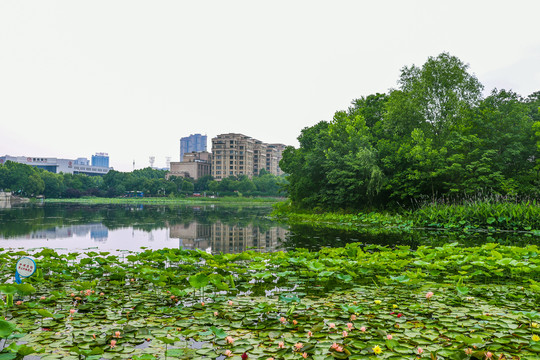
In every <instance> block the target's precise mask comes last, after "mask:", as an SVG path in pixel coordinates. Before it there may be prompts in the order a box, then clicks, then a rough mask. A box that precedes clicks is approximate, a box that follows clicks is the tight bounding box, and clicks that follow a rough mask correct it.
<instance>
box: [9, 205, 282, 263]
mask: <svg viewBox="0 0 540 360" xmlns="http://www.w3.org/2000/svg"><path fill="white" fill-rule="evenodd" d="M270 212H271V207H269V206H265V207H229V206H226V207H223V206H214V205H207V206H141V205H137V206H131V205H129V206H125V205H123V206H119V205H115V206H113V205H107V206H103V205H99V206H88V205H86V206H81V205H73V204H62V205H59V204H45V205H43V206H35V205H33V206H21V207H17V208H15V207H13V208H11V209H4V210H3V211H0V247H5V248H35V247H53V248H66V249H69V250H74V249H84V248H88V247H98V248H99V249H100V250H116V249H123V250H138V249H140V247H145V248H151V249H159V248H164V247H180V248H185V249H200V250H203V251H207V252H210V253H219V252H223V253H239V252H243V251H246V250H256V251H262V252H266V251H277V250H282V248H281V247H280V245H279V244H280V243H281V242H282V240H283V239H284V238H285V237H286V236H287V233H288V230H287V228H286V227H285V226H283V225H281V224H277V223H275V222H273V221H271V220H269V219H268V218H267V215H268V214H269V213H270Z"/></svg>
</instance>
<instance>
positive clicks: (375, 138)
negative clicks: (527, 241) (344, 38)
mask: <svg viewBox="0 0 540 360" xmlns="http://www.w3.org/2000/svg"><path fill="white" fill-rule="evenodd" d="M482 91H483V85H482V84H481V83H480V82H479V80H478V79H477V78H476V76H475V75H474V74H471V73H470V72H469V66H468V65H467V64H464V63H463V62H462V61H461V60H460V59H458V58H457V57H454V56H451V55H450V54H448V53H442V54H440V55H438V56H437V57H430V58H428V60H427V61H426V63H425V64H423V65H422V66H421V67H419V66H415V65H412V66H405V67H403V68H402V69H401V75H400V77H399V80H398V86H397V88H396V89H390V90H389V91H388V93H383V94H380V93H377V94H372V95H368V96H363V97H361V98H359V99H356V100H353V101H352V103H351V106H350V107H349V108H348V109H347V110H344V111H337V112H336V113H335V115H334V117H333V119H332V120H331V121H321V122H319V123H317V124H316V125H314V126H310V127H306V128H304V129H303V130H302V131H301V134H300V136H299V137H298V140H299V143H300V147H299V148H298V149H295V148H293V147H288V148H287V149H286V150H285V151H284V154H283V159H282V160H281V162H280V167H281V169H282V170H283V171H285V172H286V173H288V174H289V176H288V180H289V184H288V186H287V187H288V192H289V197H290V199H291V200H292V202H293V204H295V205H296V206H298V207H303V208H325V209H360V208H367V207H374V208H381V207H382V208H389V207H396V206H411V205H412V204H415V203H417V202H418V201H425V200H433V199H441V198H452V199H454V200H455V199H457V200H459V199H463V198H466V197H468V196H472V195H477V194H478V193H484V194H490V195H493V194H496V195H502V196H512V197H519V196H526V197H535V198H536V197H538V194H539V192H540V191H539V190H540V91H538V92H535V93H533V94H531V95H529V96H527V97H522V96H520V95H518V94H516V93H515V92H513V91H511V90H499V89H494V90H493V91H491V93H490V94H489V96H486V97H484V96H483V95H482Z"/></svg>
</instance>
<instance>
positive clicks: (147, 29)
mask: <svg viewBox="0 0 540 360" xmlns="http://www.w3.org/2000/svg"><path fill="white" fill-rule="evenodd" d="M539 13H540V2H538V1H535V0H518V1H516V2H506V1H484V0H479V1H475V2H470V1H464V0H458V1H454V2H451V3H443V2H433V1H428V0H418V1H412V0H411V1H397V0H393V1H387V2H384V3H373V2H371V3H369V2H358V1H348V0H342V1H338V2H323V1H305V0H301V1H297V2H292V3H291V2H284V1H279V0H278V1H277V2H272V3H256V2H255V3H254V2H250V1H232V2H227V3H223V2H220V1H214V0H209V1H207V2H204V3H199V2H195V3H193V2H183V1H167V0H165V1H163V2H160V3H159V4H147V3H145V2H142V1H125V0H120V1H116V2H113V3H111V2H103V1H97V2H92V3H79V2H71V1H67V0H59V1H57V2H54V3H49V2H40V1H34V0H30V1H27V2H1V3H0V47H1V48H2V49H3V50H4V52H3V56H2V58H1V59H0V65H1V66H0V79H2V81H0V102H1V104H0V105H1V106H0V119H1V123H0V156H3V155H11V156H23V155H24V156H44V157H57V158H71V157H77V156H79V155H80V154H92V153H94V152H95V151H103V152H107V153H109V156H110V159H111V163H110V166H111V167H113V168H114V169H115V170H119V171H131V170H133V162H135V168H136V169H140V168H144V167H148V166H149V157H150V156H155V159H156V161H155V166H156V167H165V165H166V158H167V157H171V159H172V160H173V161H175V160H178V140H179V138H181V137H182V136H187V135H189V134H192V133H201V134H207V135H208V138H209V139H212V138H214V137H215V136H217V135H218V134H223V133H243V134H249V136H251V137H253V138H256V139H269V140H270V139H271V141H272V142H276V143H283V144H288V145H292V146H295V147H296V146H298V142H297V137H298V136H299V135H300V131H301V130H302V129H303V128H305V127H308V126H312V125H314V124H316V123H318V122H319V121H321V120H326V121H330V120H332V117H333V115H334V113H335V112H336V111H339V110H345V109H347V107H348V106H349V105H350V103H351V101H352V100H354V99H356V98H359V97H362V96H368V95H370V94H374V93H377V92H379V93H386V92H388V91H389V89H391V88H396V87H397V81H398V78H399V74H400V69H401V68H403V67H404V66H411V65H413V64H415V65H422V64H423V63H424V62H425V61H426V60H427V58H428V57H430V56H437V55H438V54H440V53H442V52H448V53H450V54H451V55H454V56H457V57H458V58H459V59H461V60H462V61H463V62H464V63H466V64H469V65H470V72H471V73H474V74H475V75H476V76H477V77H478V79H479V81H480V82H481V83H482V84H484V86H485V89H484V94H485V95H487V94H489V93H490V92H491V90H492V89H493V88H499V89H506V90H513V91H515V92H517V93H518V94H520V95H522V96H527V95H529V94H531V93H533V92H535V91H539V90H540V86H539V84H540V67H539V66H538V63H540V38H539V37H538V36H537V34H538V33H539V32H540V22H539V21H538V14H539Z"/></svg>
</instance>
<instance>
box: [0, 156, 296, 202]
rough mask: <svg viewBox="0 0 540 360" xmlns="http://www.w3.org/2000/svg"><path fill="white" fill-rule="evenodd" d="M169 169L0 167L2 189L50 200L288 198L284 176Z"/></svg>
mask: <svg viewBox="0 0 540 360" xmlns="http://www.w3.org/2000/svg"><path fill="white" fill-rule="evenodd" d="M166 174H167V171H166V170H156V169H152V168H145V169H140V170H134V171H132V172H120V171H116V170H111V171H109V172H108V173H107V174H105V175H104V176H88V175H84V174H64V173H60V174H55V173H52V172H49V171H46V170H43V169H39V168H36V167H33V166H29V165H26V164H20V163H16V162H12V161H6V163H5V164H0V190H1V189H3V190H5V191H12V192H13V193H15V194H16V195H20V196H25V197H34V196H38V195H44V196H45V197H47V198H78V197H82V196H96V197H121V196H126V195H127V194H129V193H130V192H142V193H144V196H187V195H193V193H194V192H198V193H203V192H208V193H211V194H216V195H219V196H226V195H228V196H231V195H232V196H238V195H244V196H286V193H285V190H284V185H285V184H286V180H285V178H284V177H283V176H281V177H278V176H274V175H272V174H270V173H266V172H265V171H261V173H260V174H259V176H257V177H254V178H253V179H249V178H248V177H247V176H243V177H231V178H226V179H223V180H221V181H215V180H214V179H213V178H212V176H204V177H202V178H200V179H198V180H193V179H190V178H183V177H176V176H172V177H171V178H170V179H169V180H167V179H166V178H165V175H166Z"/></svg>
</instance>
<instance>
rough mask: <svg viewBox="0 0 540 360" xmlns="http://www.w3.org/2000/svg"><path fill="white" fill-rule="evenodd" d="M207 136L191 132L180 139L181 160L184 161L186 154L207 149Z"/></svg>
mask: <svg viewBox="0 0 540 360" xmlns="http://www.w3.org/2000/svg"><path fill="white" fill-rule="evenodd" d="M206 142H207V136H206V135H201V134H191V135H189V136H187V137H183V138H181V139H180V161H184V155H185V154H187V153H190V152H199V151H206Z"/></svg>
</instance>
